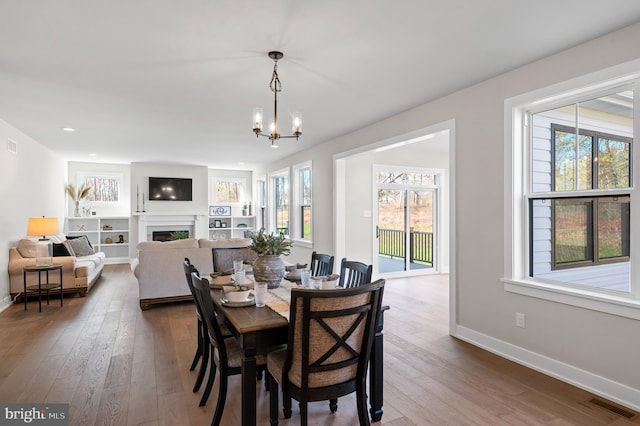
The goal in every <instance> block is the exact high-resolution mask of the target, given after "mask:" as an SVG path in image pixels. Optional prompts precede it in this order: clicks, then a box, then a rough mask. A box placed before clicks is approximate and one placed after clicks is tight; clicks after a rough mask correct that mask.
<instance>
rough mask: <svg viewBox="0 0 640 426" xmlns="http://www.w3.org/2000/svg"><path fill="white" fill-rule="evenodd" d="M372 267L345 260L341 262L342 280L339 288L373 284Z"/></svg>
mask: <svg viewBox="0 0 640 426" xmlns="http://www.w3.org/2000/svg"><path fill="white" fill-rule="evenodd" d="M372 271H373V266H372V265H367V264H366V263H362V262H358V261H355V260H347V258H346V257H345V258H343V259H342V262H340V280H339V281H338V287H345V288H349V287H357V286H359V285H360V284H366V283H370V282H371V273H372Z"/></svg>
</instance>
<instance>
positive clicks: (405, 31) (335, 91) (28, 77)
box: [0, 0, 640, 168]
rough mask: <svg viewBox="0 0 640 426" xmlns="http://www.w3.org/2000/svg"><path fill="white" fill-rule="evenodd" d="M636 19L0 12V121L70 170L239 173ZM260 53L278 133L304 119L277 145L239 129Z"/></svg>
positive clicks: (36, 4) (72, 5) (625, 3)
mask: <svg viewBox="0 0 640 426" xmlns="http://www.w3.org/2000/svg"><path fill="white" fill-rule="evenodd" d="M639 21H640V2H639V1H638V0H607V1H594V0H587V1H585V0H537V1H525V0H484V1H473V0H396V1H381V0H349V1H344V0H341V1H335V0H325V1H306V0H288V1H287V0H278V1H276V0H261V1H254V0H246V1H242V0H235V1H234V0H209V1H201V0H184V1H177V0H135V1H132V0H126V1H125V0H110V1H106V0H93V1H77V0H76V1H71V0H19V1H11V0H3V1H2V2H1V3H0V119H3V120H5V121H7V122H8V123H9V124H11V125H13V126H15V127H17V128H18V129H20V130H21V131H23V132H24V133H26V134H27V135H29V136H30V137H32V138H33V139H35V140H37V141H38V142H40V143H42V144H44V145H46V146H48V147H50V148H51V149H53V150H54V151H56V152H58V153H59V154H60V155H62V156H63V157H64V158H66V159H68V160H72V161H96V162H118V163H129V162H134V161H148V162H171V163H185V164H201V165H207V166H209V167H215V168H251V167H252V165H253V164H256V163H260V162H265V161H273V160H275V159H277V158H280V157H284V156H287V155H290V154H292V153H293V152H295V151H297V150H302V149H306V148H308V147H310V146H312V145H315V144H319V143H322V142H325V141H327V140H330V139H332V138H334V137H336V136H339V135H342V134H345V133H348V132H351V131H354V130H356V129H359V128H361V127H364V126H367V125H369V124H372V123H374V122H376V121H378V120H380V119H382V118H385V117H388V116H391V115H394V114H397V113H400V112H402V111H405V110H407V109H409V108H412V107H415V106H417V105H420V104H423V103H426V102H428V101H430V100H433V99H435V98H438V97H440V96H442V95H445V94H448V93H451V92H453V91H456V90H458V89H461V88H464V87H466V86H469V85H472V84H474V83H477V82H479V81H482V80H485V79H487V78H489V77H492V76H495V75H498V74H501V73H503V72H505V71H508V70H510V69H513V68H516V67H519V66H521V65H524V64H526V63H529V62H531V61H534V60H536V59H539V58H542V57H545V56H548V55H550V54H553V53H556V52H558V51H561V50H564V49H566V48H568V47H571V46H574V45H576V44H579V43H582V42H584V41H587V40H590V39H593V38H595V37H598V36H600V35H603V34H606V33H608V32H610V31H613V30H616V29H618V28H621V27H624V26H626V25H629V24H632V23H635V22H639ZM270 50H281V51H283V52H284V54H285V57H284V59H283V60H281V61H280V62H279V66H278V71H279V74H280V79H281V81H282V87H283V91H282V93H281V94H280V96H279V102H278V103H279V117H280V118H281V120H280V121H279V124H280V128H281V129H282V130H281V131H282V132H283V133H284V132H288V131H289V119H288V115H289V114H290V113H291V112H292V111H301V112H302V114H303V135H302V136H301V138H300V140H299V141H298V142H296V141H295V140H281V141H280V148H278V149H271V148H270V147H269V141H268V140H267V139H266V138H260V139H258V140H257V139H256V137H255V135H254V134H253V133H252V132H251V124H252V122H251V120H252V117H251V113H252V110H253V108H254V107H256V106H261V107H262V108H263V109H264V111H265V116H266V117H265V125H266V124H267V122H268V120H270V119H269V117H270V116H271V114H272V110H273V97H272V94H271V92H270V90H269V87H268V85H269V81H270V79H271V73H272V68H273V62H272V61H271V60H270V59H269V58H268V57H267V52H268V51H270ZM63 127H73V128H75V129H77V131H76V132H73V133H69V132H64V131H63V130H62V128H63ZM372 142H373V141H372ZM90 154H95V156H90ZM240 162H243V163H244V164H239V163H240Z"/></svg>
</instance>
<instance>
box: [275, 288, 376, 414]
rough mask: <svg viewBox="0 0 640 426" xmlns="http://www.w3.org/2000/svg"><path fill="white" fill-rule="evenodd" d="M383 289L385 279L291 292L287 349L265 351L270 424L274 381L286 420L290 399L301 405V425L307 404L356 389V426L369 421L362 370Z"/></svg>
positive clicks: (373, 330)
mask: <svg viewBox="0 0 640 426" xmlns="http://www.w3.org/2000/svg"><path fill="white" fill-rule="evenodd" d="M383 289H384V280H378V281H376V282H374V283H371V284H368V285H362V286H359V287H353V288H344V289H340V288H339V289H335V290H331V291H327V290H314V289H306V288H294V289H292V290H291V306H290V313H289V317H290V320H289V321H290V323H289V336H288V342H287V348H286V349H282V350H278V351H274V352H270V353H269V354H268V355H267V371H268V372H269V389H270V403H269V412H270V420H271V425H273V426H275V425H277V424H278V384H280V386H281V387H282V395H283V401H284V416H285V418H289V417H291V398H294V399H296V400H297V401H298V402H299V403H300V418H301V419H300V420H301V423H300V424H301V425H303V426H305V425H306V424H307V403H308V402H311V401H325V400H332V399H334V400H335V399H337V398H338V397H340V396H343V395H347V394H350V393H352V392H356V401H357V406H358V418H359V420H360V425H369V415H368V413H367V394H366V389H365V382H366V372H367V364H368V362H369V356H370V353H371V345H372V342H373V337H374V332H375V328H376V321H377V318H378V313H379V311H380V307H381V303H382V293H383ZM336 408H337V407H336ZM332 411H335V410H334V409H333V407H332Z"/></svg>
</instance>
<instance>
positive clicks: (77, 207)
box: [73, 201, 82, 217]
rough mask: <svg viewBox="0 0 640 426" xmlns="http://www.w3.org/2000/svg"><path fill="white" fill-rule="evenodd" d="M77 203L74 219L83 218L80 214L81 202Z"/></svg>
mask: <svg viewBox="0 0 640 426" xmlns="http://www.w3.org/2000/svg"><path fill="white" fill-rule="evenodd" d="M75 203H76V208H75V210H73V216H74V217H80V216H82V215H81V214H80V201H76V202H75Z"/></svg>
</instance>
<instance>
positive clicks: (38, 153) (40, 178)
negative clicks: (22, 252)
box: [0, 120, 67, 310]
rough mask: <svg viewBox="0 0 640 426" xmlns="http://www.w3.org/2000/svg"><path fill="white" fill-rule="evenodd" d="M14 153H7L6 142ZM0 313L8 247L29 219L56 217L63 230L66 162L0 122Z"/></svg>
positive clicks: (6, 286)
mask: <svg viewBox="0 0 640 426" xmlns="http://www.w3.org/2000/svg"><path fill="white" fill-rule="evenodd" d="M9 138H10V139H11V140H13V141H15V142H16V144H17V152H16V153H15V154H14V153H11V152H9V150H8V139H9ZM0 170H2V179H0V200H2V201H3V206H2V209H1V212H0V218H1V220H0V246H1V247H2V249H1V250H0V310H2V309H3V308H6V306H8V305H7V303H9V302H10V296H9V291H10V290H9V273H8V269H7V268H8V267H7V265H8V263H9V247H15V246H16V244H17V243H18V240H19V239H20V238H23V237H24V236H25V235H26V232H27V221H28V218H29V217H36V216H47V217H57V218H58V219H59V221H58V226H59V229H60V232H61V233H62V230H63V227H64V214H65V209H64V207H65V204H64V185H65V182H66V177H67V166H66V162H65V161H63V160H62V159H61V158H60V157H58V156H57V155H55V154H54V153H53V152H51V151H50V150H49V149H47V148H45V147H44V146H42V145H40V144H39V143H37V142H35V141H34V140H33V139H31V138H30V137H28V136H27V135H25V134H23V133H22V132H20V131H19V130H17V129H16V128H15V127H13V126H11V125H10V124H9V123H6V122H5V121H2V120H0Z"/></svg>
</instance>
